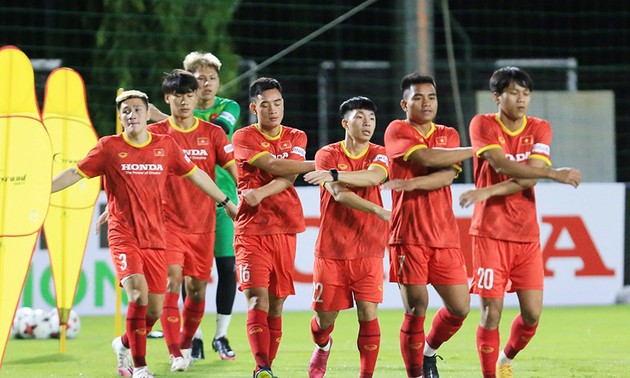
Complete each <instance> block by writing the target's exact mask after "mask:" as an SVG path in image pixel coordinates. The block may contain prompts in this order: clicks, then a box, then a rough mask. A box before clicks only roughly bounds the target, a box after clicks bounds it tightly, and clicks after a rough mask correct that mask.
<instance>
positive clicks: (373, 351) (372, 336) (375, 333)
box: [357, 318, 381, 378]
mask: <svg viewBox="0 0 630 378" xmlns="http://www.w3.org/2000/svg"><path fill="white" fill-rule="evenodd" d="M380 345H381V326H380V325H379V324H378V318H376V319H374V320H370V321H361V320H359V337H358V338H357V347H358V348H359V355H360V358H361V373H360V375H359V377H361V378H371V377H372V374H374V367H375V366H376V358H377V357H378V351H379V346H380Z"/></svg>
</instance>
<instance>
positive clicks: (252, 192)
mask: <svg viewBox="0 0 630 378" xmlns="http://www.w3.org/2000/svg"><path fill="white" fill-rule="evenodd" d="M243 199H244V200H245V202H247V204H248V205H249V206H252V207H255V206H258V205H259V204H260V202H261V201H262V200H263V198H260V196H258V192H257V191H256V189H247V190H244V191H243Z"/></svg>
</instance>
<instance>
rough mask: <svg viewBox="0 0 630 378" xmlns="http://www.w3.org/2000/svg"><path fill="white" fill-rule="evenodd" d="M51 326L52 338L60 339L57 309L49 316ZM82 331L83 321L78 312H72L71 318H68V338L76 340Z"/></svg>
mask: <svg viewBox="0 0 630 378" xmlns="http://www.w3.org/2000/svg"><path fill="white" fill-rule="evenodd" d="M49 319H50V324H51V337H53V338H55V339H58V338H59V337H60V332H61V331H60V328H61V327H60V324H59V312H58V311H57V309H56V308H53V309H52V310H51V311H50V314H49ZM80 330H81V319H80V318H79V314H77V312H76V311H74V310H70V316H69V317H68V324H67V325H66V338H67V339H74V338H75V337H77V335H78V334H79V331H80Z"/></svg>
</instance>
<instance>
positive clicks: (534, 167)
mask: <svg viewBox="0 0 630 378" xmlns="http://www.w3.org/2000/svg"><path fill="white" fill-rule="evenodd" d="M481 157H482V158H484V159H486V160H487V161H488V163H489V164H490V166H491V167H492V169H494V170H495V172H497V173H499V174H502V175H506V176H508V177H510V178H514V179H540V178H546V179H550V180H553V181H557V182H559V183H562V184H569V185H571V186H573V187H576V188H577V186H578V185H580V181H581V180H582V174H581V173H580V171H579V170H577V169H574V168H557V169H553V168H550V167H548V166H546V165H545V164H521V163H517V162H515V161H512V160H510V159H508V158H506V157H505V153H504V152H503V149H502V148H491V149H489V150H486V151H484V152H483V153H482V155H481ZM533 160H539V159H532V158H530V159H529V160H528V162H529V161H533Z"/></svg>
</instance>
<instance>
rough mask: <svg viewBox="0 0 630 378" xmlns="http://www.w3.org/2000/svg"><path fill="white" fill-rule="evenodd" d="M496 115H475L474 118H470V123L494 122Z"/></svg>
mask: <svg viewBox="0 0 630 378" xmlns="http://www.w3.org/2000/svg"><path fill="white" fill-rule="evenodd" d="M496 116H497V114H496V113H481V114H475V116H473V117H472V120H471V122H472V121H477V122H495V120H496Z"/></svg>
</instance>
